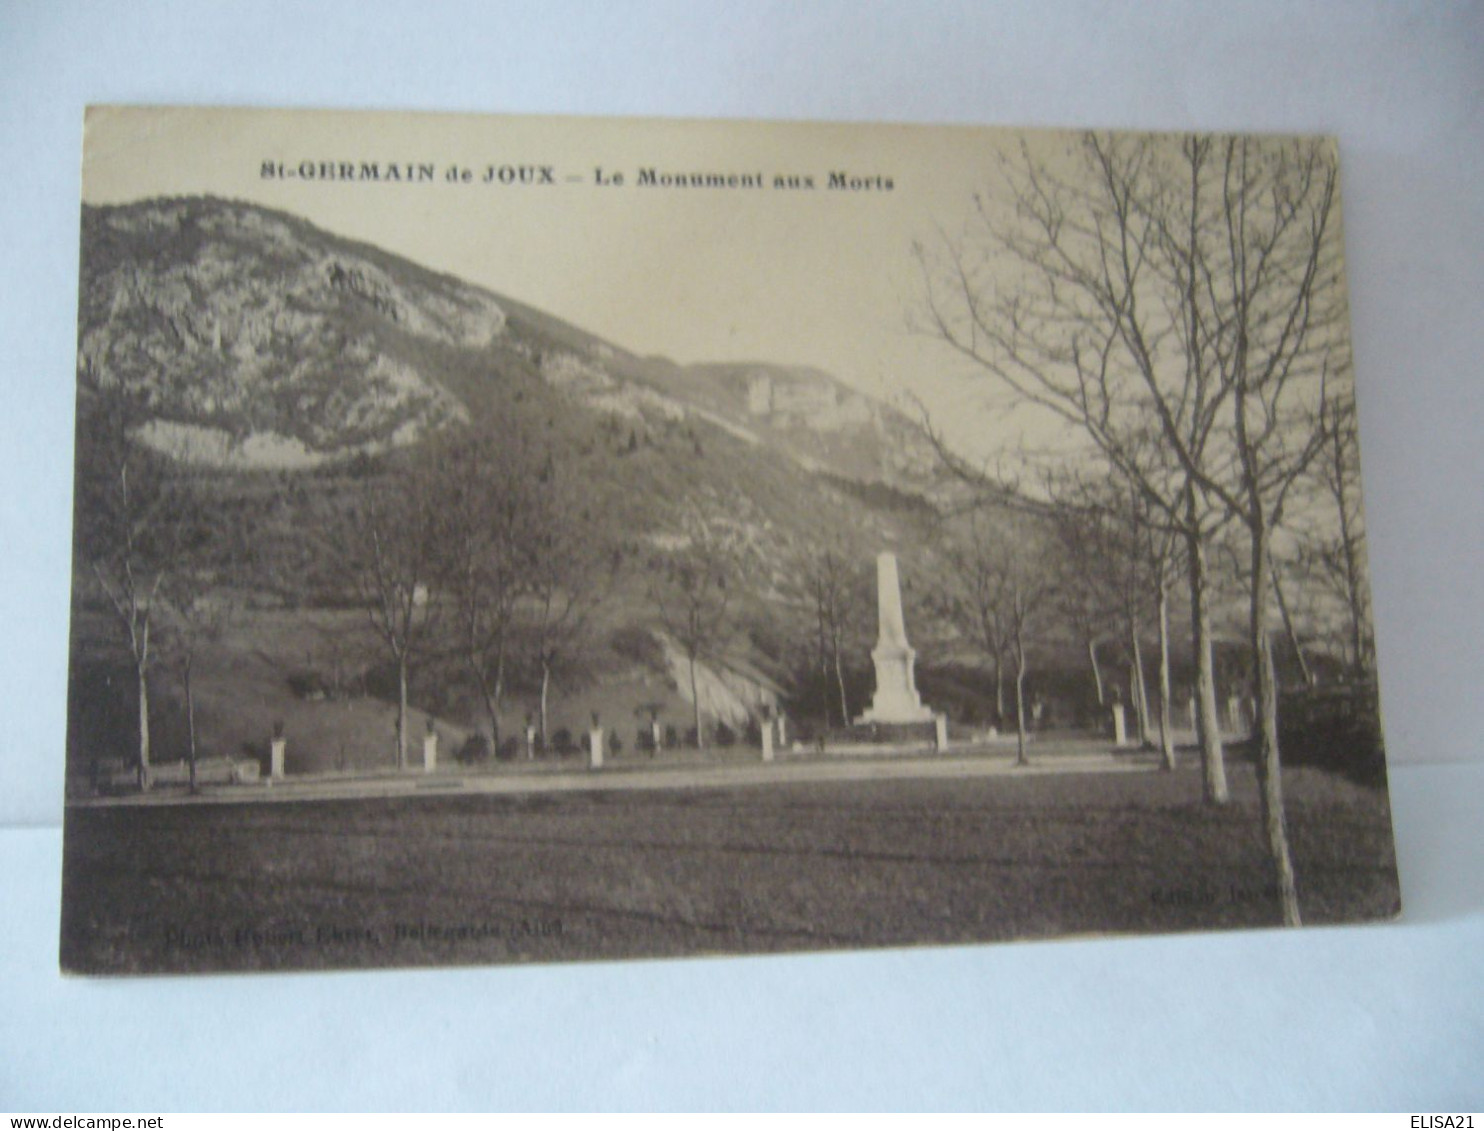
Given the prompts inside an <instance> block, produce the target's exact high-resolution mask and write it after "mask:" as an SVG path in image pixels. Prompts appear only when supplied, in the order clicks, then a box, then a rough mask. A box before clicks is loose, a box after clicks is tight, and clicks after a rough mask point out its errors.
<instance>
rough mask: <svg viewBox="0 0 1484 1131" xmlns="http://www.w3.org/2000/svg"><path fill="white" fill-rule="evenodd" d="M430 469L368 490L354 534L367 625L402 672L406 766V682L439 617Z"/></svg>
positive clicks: (407, 469) (400, 724)
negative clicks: (436, 593) (436, 597)
mask: <svg viewBox="0 0 1484 1131" xmlns="http://www.w3.org/2000/svg"><path fill="white" fill-rule="evenodd" d="M432 482H433V480H432V478H431V476H430V475H429V474H428V472H427V469H426V467H423V466H419V465H417V464H408V465H403V466H401V467H399V468H398V469H396V470H395V471H394V472H393V473H392V475H391V477H390V479H389V481H388V482H386V483H384V484H381V485H379V487H378V489H376V490H374V491H371V492H368V493H367V495H366V496H365V498H364V501H363V502H362V504H361V506H360V508H359V511H358V513H357V514H355V515H354V517H353V522H352V526H351V530H350V534H349V536H350V550H351V553H352V557H353V561H352V565H353V569H354V574H355V581H356V584H357V586H358V588H359V591H360V595H361V599H362V600H363V602H364V603H365V607H366V614H367V619H368V622H369V623H370V626H371V629H372V631H373V632H374V633H375V634H376V637H377V639H378V640H379V641H380V642H381V645H382V647H383V648H384V649H385V651H386V654H387V656H388V658H389V659H390V660H391V661H392V664H393V666H394V667H395V669H396V672H397V738H396V742H397V748H396V765H397V768H398V769H403V768H405V767H406V765H407V744H408V719H407V707H408V704H407V691H408V681H409V678H410V675H411V671H412V665H413V664H414V662H415V661H416V660H417V659H418V658H419V657H420V656H421V655H423V654H424V652H425V651H426V649H427V647H428V646H429V643H430V640H431V637H432V634H433V630H434V626H435V623H436V620H437V612H438V605H437V602H436V600H435V599H434V598H435V593H434V586H435V584H436V578H437V573H438V563H437V539H438V520H437V508H436V506H435V505H433V504H434V495H433V492H432V490H431V489H430V488H431V485H432Z"/></svg>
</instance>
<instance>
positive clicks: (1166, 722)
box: [1159, 578, 1176, 770]
mask: <svg viewBox="0 0 1484 1131" xmlns="http://www.w3.org/2000/svg"><path fill="white" fill-rule="evenodd" d="M1174 730H1175V728H1174V725H1173V723H1172V722H1171V719H1170V587H1169V584H1168V583H1167V582H1166V581H1165V580H1164V579H1163V578H1161V579H1160V583H1159V749H1160V752H1161V753H1162V754H1163V755H1164V763H1163V765H1164V768H1165V769H1166V770H1173V769H1174V768H1175V766H1176V761H1175V734H1174Z"/></svg>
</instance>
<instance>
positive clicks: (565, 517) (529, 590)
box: [516, 456, 617, 745]
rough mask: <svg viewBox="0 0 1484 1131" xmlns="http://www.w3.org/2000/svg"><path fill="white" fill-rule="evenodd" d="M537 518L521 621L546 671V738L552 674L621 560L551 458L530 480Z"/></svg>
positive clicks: (528, 538) (525, 559) (583, 495)
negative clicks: (615, 555)
mask: <svg viewBox="0 0 1484 1131" xmlns="http://www.w3.org/2000/svg"><path fill="white" fill-rule="evenodd" d="M528 488H529V491H530V504H531V521H530V523H529V530H528V532H527V534H526V535H525V536H524V537H523V540H522V542H521V544H520V545H519V546H518V547H517V554H516V562H517V566H518V569H519V571H520V576H521V578H522V580H523V585H522V590H523V593H524V599H523V603H522V612H523V619H524V620H525V622H526V624H527V627H528V629H529V633H528V636H529V646H530V654H531V657H532V659H533V660H534V661H535V665H536V668H537V671H538V672H539V673H540V699H539V703H540V720H541V741H542V744H543V745H545V743H546V741H547V736H548V731H547V706H548V700H549V696H550V692H551V684H552V678H553V675H554V673H556V671H557V670H558V668H559V666H560V665H561V663H562V662H563V661H564V660H570V659H571V658H572V653H573V651H574V650H575V648H576V646H577V645H578V644H579V642H580V641H581V640H582V638H583V635H584V633H585V632H586V630H587V626H588V622H589V619H590V618H591V616H592V615H593V613H594V612H595V611H596V610H597V608H598V606H599V605H600V604H601V603H602V601H603V600H604V598H605V597H606V596H607V593H608V591H609V588H610V586H611V583H612V582H613V580H614V577H615V574H616V571H617V562H616V560H615V558H614V557H613V555H612V554H611V552H610V551H609V549H608V547H607V546H606V545H605V535H606V531H605V530H604V528H603V524H602V523H601V522H599V521H597V517H596V515H595V514H594V513H593V510H592V508H591V505H590V504H589V503H588V502H587V492H585V491H584V490H583V489H582V485H581V484H580V483H579V482H577V481H576V480H575V479H574V478H573V477H572V476H570V475H569V474H567V473H565V472H564V470H563V468H562V466H561V465H560V464H559V463H558V462H557V461H556V460H555V459H553V458H551V457H550V456H548V457H547V458H546V459H545V460H544V462H543V464H542V466H541V467H540V468H539V470H538V471H537V473H536V474H535V475H534V476H533V477H532V479H531V481H530V482H529V483H528Z"/></svg>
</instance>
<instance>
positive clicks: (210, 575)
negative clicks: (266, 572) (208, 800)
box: [163, 564, 236, 793]
mask: <svg viewBox="0 0 1484 1131" xmlns="http://www.w3.org/2000/svg"><path fill="white" fill-rule="evenodd" d="M215 581H216V577H215V575H214V572H213V571H211V570H210V569H207V568H204V567H202V566H200V565H199V564H198V565H196V566H195V567H194V568H183V569H180V570H177V571H176V572H174V573H173V574H171V575H170V577H169V578H168V579H167V581H166V583H165V585H164V587H163V588H164V590H165V594H164V595H165V597H166V599H167V600H168V608H167V614H168V615H167V617H166V620H165V627H166V629H167V633H166V651H167V652H168V653H169V654H170V655H171V656H172V658H173V661H174V664H175V667H176V670H177V671H178V672H179V673H180V687H181V694H182V697H183V699H184V706H185V716H186V759H187V764H188V765H189V767H190V788H191V792H192V793H194V792H195V791H196V788H197V779H196V767H197V763H198V761H199V756H200V755H199V749H198V743H197V734H196V688H195V674H196V661H197V659H198V658H199V656H200V654H201V650H202V648H204V647H206V646H207V645H209V644H212V643H214V642H215V641H218V640H220V639H221V637H222V634H223V633H225V632H226V630H227V627H228V625H229V624H230V623H231V621H232V617H233V615H234V614H235V612H236V606H235V605H234V603H233V601H232V598H231V596H230V594H229V593H228V592H227V591H226V590H224V588H223V587H221V586H218V585H216V584H214V583H215Z"/></svg>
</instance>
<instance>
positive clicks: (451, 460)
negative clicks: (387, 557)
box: [428, 428, 540, 751]
mask: <svg viewBox="0 0 1484 1131" xmlns="http://www.w3.org/2000/svg"><path fill="white" fill-rule="evenodd" d="M428 461H429V463H430V465H431V467H432V468H433V469H434V471H433V475H434V477H435V478H434V483H433V494H434V503H435V510H434V519H435V522H436V527H437V543H436V551H437V553H436V559H435V564H436V568H437V574H438V579H439V582H440V585H441V587H442V589H443V590H444V592H445V593H446V595H447V600H448V607H449V612H450V613H451V615H452V617H453V619H454V622H455V623H454V626H453V627H454V637H455V641H456V643H455V648H456V649H457V651H458V654H459V656H460V658H461V660H462V662H463V666H464V669H465V671H466V672H467V673H468V676H469V678H470V679H471V680H472V681H473V683H474V686H475V688H476V690H477V691H478V692H479V697H480V702H481V703H482V705H483V707H484V711H485V717H486V719H487V720H488V723H489V735H490V749H491V750H492V751H497V750H498V749H499V747H500V704H501V699H502V696H503V693H504V686H505V675H506V667H507V661H508V658H509V653H510V648H511V639H512V632H511V628H512V624H513V622H514V619H515V611H516V605H517V602H518V601H519V600H520V598H521V596H522V595H523V594H524V593H525V592H527V586H528V583H529V578H528V576H527V571H526V570H524V569H523V566H524V559H523V557H522V555H523V553H524V548H525V546H526V545H527V544H528V543H529V542H530V540H531V539H532V538H534V537H535V536H536V514H535V507H534V505H533V502H532V495H533V486H532V485H533V482H534V480H535V476H536V475H537V473H538V472H539V471H540V465H539V464H538V463H536V462H535V460H534V458H533V456H532V453H531V450H530V449H529V447H528V445H527V444H526V443H525V442H524V441H523V439H522V437H521V436H520V435H512V436H493V435H490V434H489V433H487V432H485V431H482V430H479V429H474V428H457V429H455V430H452V431H451V432H449V433H447V434H445V435H443V436H440V437H438V438H437V439H436V440H434V441H433V450H432V452H431V453H430V455H429V457H428Z"/></svg>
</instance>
